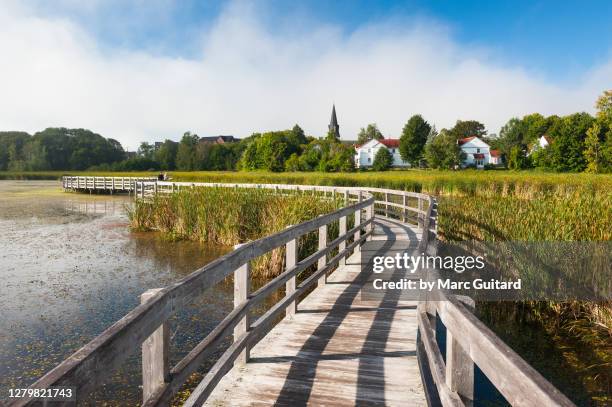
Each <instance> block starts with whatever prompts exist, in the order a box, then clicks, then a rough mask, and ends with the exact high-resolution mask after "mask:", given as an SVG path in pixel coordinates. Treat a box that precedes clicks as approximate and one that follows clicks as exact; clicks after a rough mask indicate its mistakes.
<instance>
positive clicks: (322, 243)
mask: <svg viewBox="0 0 612 407" xmlns="http://www.w3.org/2000/svg"><path fill="white" fill-rule="evenodd" d="M327 244H328V238H327V225H323V226H321V227H319V250H323V249H325V248H326V247H327ZM326 264H327V255H325V256H323V257H321V258H320V259H319V262H318V264H317V270H321V269H322V268H324V267H325V266H326ZM326 283H327V273H323V275H322V276H321V277H319V282H318V283H317V285H318V287H322V286H324V285H325V284H326Z"/></svg>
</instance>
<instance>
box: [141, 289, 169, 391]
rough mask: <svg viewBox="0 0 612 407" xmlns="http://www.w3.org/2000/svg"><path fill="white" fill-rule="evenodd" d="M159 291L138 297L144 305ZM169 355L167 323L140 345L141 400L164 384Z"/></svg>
mask: <svg viewBox="0 0 612 407" xmlns="http://www.w3.org/2000/svg"><path fill="white" fill-rule="evenodd" d="M159 291H160V289H159V288H156V289H151V290H148V291H145V292H144V293H143V294H142V295H141V296H140V301H141V303H143V304H144V303H146V302H147V301H149V299H151V298H152V297H153V296H154V295H156V294H157V293H158V292H159ZM169 353H170V333H169V328H168V324H167V323H162V324H161V326H160V327H159V328H157V330H156V331H155V332H153V333H152V334H151V336H149V337H148V338H147V339H146V340H145V341H144V342H143V343H142V398H143V400H148V399H149V398H150V397H151V396H152V395H153V394H154V393H155V392H156V391H158V390H159V389H160V388H161V387H162V386H163V385H164V383H165V381H166V377H167V376H168V370H169V365H168V356H169Z"/></svg>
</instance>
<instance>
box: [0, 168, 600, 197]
mask: <svg viewBox="0 0 612 407" xmlns="http://www.w3.org/2000/svg"><path fill="white" fill-rule="evenodd" d="M169 174H170V176H171V177H172V179H173V180H174V181H194V182H197V181H201V182H250V183H256V182H259V183H287V184H308V185H336V186H357V185H362V186H372V187H388V188H395V189H400V190H407V191H416V192H428V193H432V194H436V195H453V196H458V195H467V196H472V195H478V196H499V195H502V196H517V197H524V198H535V197H539V196H541V195H542V194H546V195H550V194H553V195H554V194H564V193H568V192H570V191H576V190H579V191H582V190H586V191H607V192H608V193H611V191H612V175H609V174H608V175H605V174H597V175H596V174H560V173H546V172H536V171H477V170H464V171H435V170H404V171H387V172H371V171H368V172H355V173H320V172H283V173H271V172H262V171H253V172H228V171H193V172H180V171H172V172H169ZM62 175H82V176H85V175H89V176H94V175H95V176H115V177H123V176H125V177H130V176H131V177H135V176H156V175H157V172H91V171H83V172H78V171H76V172H75V171H73V172H69V173H68V172H65V171H44V172H0V179H58V178H60V177H61V176H62Z"/></svg>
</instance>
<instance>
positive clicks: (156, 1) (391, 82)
mask: <svg viewBox="0 0 612 407" xmlns="http://www.w3.org/2000/svg"><path fill="white" fill-rule="evenodd" d="M610 21H612V2H610V1H586V2H578V1H569V0H568V1H530V2H523V1H495V2H490V1H488V2H484V1H483V2H476V1H461V2H458V1H450V0H435V1H431V0H430V1H417V0H414V1H392V0H382V1H370V2H366V1H344V0H337V1H333V2H330V1H319V0H313V1H302V2H297V1H283V2H281V1H271V0H270V1H246V0H244V1H243V0H236V1H228V2H221V1H216V0H209V1H205V2H202V1H195V0H194V1H191V0H184V1H175V0H89V1H86V2H83V1H80V0H55V1H45V0H0V94H1V95H2V97H0V130H24V131H28V132H30V133H34V132H36V131H39V130H42V129H44V128H46V127H59V126H63V127H71V128H76V127H82V128H88V129H91V130H93V131H95V132H97V133H100V134H102V135H103V136H105V137H112V138H115V139H117V140H119V141H120V142H121V143H122V144H123V145H124V147H126V148H128V149H130V150H134V149H135V148H137V146H138V144H139V143H140V142H141V141H157V140H163V139H166V138H169V139H173V140H178V139H180V137H181V135H182V134H183V133H184V132H186V131H192V132H195V133H197V134H198V135H200V136H212V135H217V134H232V135H235V136H237V137H246V136H248V135H250V134H251V133H253V132H261V131H267V130H280V129H286V128H291V127H292V126H293V125H294V124H295V123H298V124H299V125H300V126H302V127H303V128H304V130H305V131H306V133H307V134H309V135H313V136H323V135H325V133H326V130H327V124H328V122H329V116H330V113H331V106H332V103H335V104H336V109H337V113H338V120H339V123H340V133H341V135H342V138H344V139H355V138H356V134H357V132H358V131H359V129H360V128H361V127H365V126H366V125H367V124H368V123H372V122H374V123H376V124H377V125H378V127H379V128H380V129H381V131H382V132H383V134H384V135H385V136H386V137H399V135H400V134H401V129H402V127H403V125H404V124H405V122H406V121H407V120H408V119H409V118H410V116H412V115H413V114H417V113H418V114H421V115H423V117H424V118H425V119H426V120H428V121H429V122H430V123H432V124H435V125H436V127H437V128H438V129H441V128H444V127H450V126H452V125H453V124H454V123H455V121H456V120H458V119H464V120H468V119H475V120H479V121H481V122H483V123H484V124H485V125H486V127H487V129H488V130H489V132H490V133H498V132H499V130H500V127H501V126H503V124H504V123H506V122H507V121H508V119H510V118H511V117H513V116H522V115H525V114H528V113H532V112H540V113H542V114H545V115H549V114H559V115H564V114H569V113H573V112H577V111H587V112H593V111H594V107H593V105H594V102H595V99H596V98H597V96H598V95H599V94H600V93H602V91H603V90H604V89H610V88H612V41H611V40H612V24H610V23H609V22H610Z"/></svg>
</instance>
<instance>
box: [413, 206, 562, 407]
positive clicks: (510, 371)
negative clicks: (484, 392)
mask: <svg viewBox="0 0 612 407" xmlns="http://www.w3.org/2000/svg"><path fill="white" fill-rule="evenodd" d="M436 215H437V203H436V201H435V199H434V198H432V197H429V208H428V209H427V215H426V216H425V222H424V225H423V236H422V239H421V243H420V246H419V251H420V252H423V253H424V252H428V253H430V254H432V255H433V254H436V252H437V245H435V244H429V243H430V238H431V237H433V238H434V240H435V237H436V227H435V224H434V225H432V222H435V221H436ZM432 226H433V228H432ZM428 274H430V275H428V276H427V278H429V279H435V278H438V277H439V274H438V272H437V271H436V270H433V271H432V272H430V273H428ZM429 295H430V294H428V296H427V297H426V300H425V301H421V302H420V303H419V306H418V308H417V312H418V315H417V318H418V325H419V334H420V335H419V339H420V342H421V344H422V345H423V348H424V349H425V353H426V354H425V355H418V357H419V358H421V359H426V362H427V363H428V366H429V371H430V372H431V375H432V379H433V381H434V384H435V386H436V388H437V391H438V396H439V398H440V402H441V403H442V405H443V406H445V407H446V406H453V407H454V406H458V405H459V406H461V405H471V402H472V400H473V397H474V394H473V391H474V373H473V365H474V364H476V365H478V367H479V368H480V369H481V370H482V372H483V373H484V374H485V375H486V376H487V378H488V379H489V380H490V381H491V383H492V384H493V385H494V386H495V388H497V389H498V390H499V392H500V393H501V394H502V395H503V396H504V397H505V398H506V400H507V401H508V402H509V403H510V404H511V405H513V406H514V405H516V406H527V405H542V406H560V407H570V406H574V403H572V402H571V401H570V400H569V399H568V398H567V397H566V396H565V395H563V393H561V392H560V391H559V390H558V389H557V388H555V387H554V386H553V385H552V384H551V383H550V382H548V381H547V380H546V379H545V378H544V377H543V376H542V375H541V374H540V373H538V372H537V371H536V370H535V369H534V368H533V367H531V366H530V365H529V364H528V363H527V362H525V360H523V359H522V358H521V357H520V356H519V355H518V354H517V353H516V352H515V351H513V350H512V349H511V348H510V347H509V346H508V345H506V344H505V343H504V342H503V341H502V340H501V339H500V338H499V337H497V336H496V335H495V334H494V333H493V331H491V330H490V329H489V328H488V327H487V326H486V325H485V324H484V323H483V322H482V321H480V320H479V319H478V318H477V317H476V316H475V315H474V313H473V312H472V311H470V310H468V309H467V308H466V307H465V305H464V304H463V302H462V301H460V299H459V298H458V297H457V296H454V295H451V294H446V293H444V292H442V291H435V292H433V294H431V297H430V296H429ZM472 302H473V301H472ZM435 318H440V320H441V322H442V324H443V325H444V326H445V328H446V330H447V334H446V344H445V346H446V358H447V360H446V362H444V360H443V358H442V354H441V352H440V350H439V348H438V346H437V344H436V340H435V330H434V329H433V326H435V325H433V324H432V323H431V322H430V319H433V320H435ZM417 349H418V348H417Z"/></svg>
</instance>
